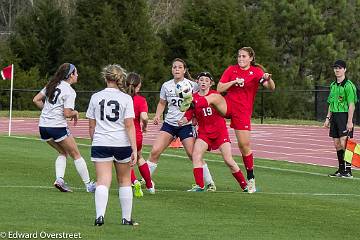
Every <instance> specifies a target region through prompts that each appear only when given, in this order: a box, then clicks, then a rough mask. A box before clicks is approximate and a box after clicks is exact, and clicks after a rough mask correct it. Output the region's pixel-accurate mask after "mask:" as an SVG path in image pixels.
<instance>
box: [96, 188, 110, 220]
mask: <svg viewBox="0 0 360 240" xmlns="http://www.w3.org/2000/svg"><path fill="white" fill-rule="evenodd" d="M108 198H109V189H108V188H107V187H106V186H104V185H99V186H97V187H96V190H95V208H96V218H98V217H100V216H105V211H106V205H107V202H108Z"/></svg>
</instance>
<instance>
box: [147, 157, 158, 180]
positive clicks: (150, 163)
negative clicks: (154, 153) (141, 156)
mask: <svg viewBox="0 0 360 240" xmlns="http://www.w3.org/2000/svg"><path fill="white" fill-rule="evenodd" d="M146 162H147V164H148V166H149V171H150V176H152V175H153V173H154V172H155V170H156V168H157V164H156V163H153V162H150V161H149V160H147V161H146Z"/></svg>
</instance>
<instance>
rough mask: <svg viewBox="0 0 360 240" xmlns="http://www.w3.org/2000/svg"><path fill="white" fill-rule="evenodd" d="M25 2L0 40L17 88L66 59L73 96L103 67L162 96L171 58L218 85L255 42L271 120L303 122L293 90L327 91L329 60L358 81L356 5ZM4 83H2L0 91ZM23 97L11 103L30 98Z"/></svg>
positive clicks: (41, 80) (301, 100) (303, 100)
mask: <svg viewBox="0 0 360 240" xmlns="http://www.w3.org/2000/svg"><path fill="white" fill-rule="evenodd" d="M13 1H14V2H15V3H16V4H13V5H19V6H21V4H19V3H18V2H17V1H16V0H13ZM3 2H4V1H3ZM23 3H24V4H26V8H25V7H24V6H22V9H21V11H17V14H16V18H13V21H12V22H13V28H12V31H11V34H10V35H9V36H8V37H5V38H4V37H1V38H0V64H1V66H6V65H7V64H10V63H14V64H15V69H16V81H15V83H14V84H15V85H14V86H15V88H19V89H40V88H42V87H43V86H44V85H45V84H46V82H47V80H48V79H49V77H51V75H52V74H53V73H54V72H55V70H56V68H57V67H58V66H59V65H60V64H61V63H63V62H72V63H74V64H75V65H76V66H77V67H78V70H79V83H78V84H77V85H76V86H75V88H76V89H77V90H88V91H97V90H99V89H101V88H102V87H103V86H104V83H103V81H102V80H101V77H100V71H101V68H102V67H104V66H105V65H107V64H109V63H119V64H121V65H122V66H123V67H124V68H125V69H127V70H128V71H135V72H138V73H140V74H141V75H142V77H143V79H144V84H143V90H145V91H159V89H160V86H161V84H162V83H163V82H164V81H166V80H169V79H170V78H171V61H172V59H174V58H176V57H180V58H183V59H184V60H185V61H186V62H187V65H188V67H189V70H190V73H192V74H193V75H196V73H198V72H200V71H203V70H206V71H210V72H211V73H212V74H213V75H214V76H215V79H217V80H218V79H219V78H220V76H221V74H222V72H223V71H224V70H225V69H226V67H227V66H228V65H230V64H235V63H236V54H237V50H238V49H239V48H240V47H243V46H251V47H252V48H253V49H254V50H255V52H256V61H257V62H258V63H260V64H262V65H263V66H264V67H265V68H266V70H267V71H268V72H271V73H272V74H273V78H274V80H275V81H276V84H277V91H276V92H275V93H274V94H271V95H270V94H266V101H265V103H264V104H265V108H266V111H267V115H268V116H274V117H305V118H308V117H310V116H309V114H310V113H309V112H311V111H313V109H314V107H313V106H312V104H313V102H314V99H313V98H314V96H313V95H311V94H294V93H293V92H290V90H299V89H308V90H313V89H315V86H321V85H329V83H330V81H331V80H333V72H332V68H331V64H332V63H333V62H334V60H335V59H338V58H340V59H344V60H346V61H347V63H348V76H349V77H350V79H352V80H353V81H354V82H355V83H356V82H357V81H358V79H359V75H360V71H359V68H360V64H359V63H360V55H359V50H358V46H360V37H359V36H360V27H359V23H360V21H359V20H360V19H359V14H360V11H359V10H360V1H357V0H329V1H311V0H296V1H288V0H278V1H271V0H263V1H260V0H251V1H250V0H222V1H218V0H184V1H174V0H122V1H118V0H92V1H88V0H33V1H30V3H31V4H29V2H25V1H23ZM3 5H4V3H2V6H3ZM5 5H6V4H5ZM6 7H8V6H7V5H6ZM6 7H2V9H6ZM3 15H4V16H5V14H3ZM9 86H10V85H9V83H1V84H0V90H3V89H7V88H9ZM0 94H1V96H0V103H1V105H2V106H6V105H7V101H8V100H7V97H5V95H6V94H8V93H7V92H5V91H1V93H0ZM22 95H24V94H20V93H19V94H18V96H17V98H18V99H20V100H21V99H22V98H27V97H24V96H22ZM25 95H26V94H25ZM86 97H88V96H86ZM20 100H18V101H20ZM27 102H29V103H27ZM85 102H86V101H85V100H84V104H85ZM31 104H32V103H31V101H29V100H28V99H23V100H22V105H21V106H22V108H24V109H30V108H32V106H31ZM150 104H153V105H154V104H156V103H153V102H151V103H150ZM258 111H260V109H255V114H257V113H258Z"/></svg>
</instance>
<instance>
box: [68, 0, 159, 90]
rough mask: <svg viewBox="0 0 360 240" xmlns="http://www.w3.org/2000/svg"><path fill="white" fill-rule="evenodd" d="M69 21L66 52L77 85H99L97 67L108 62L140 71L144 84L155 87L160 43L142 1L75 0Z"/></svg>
mask: <svg viewBox="0 0 360 240" xmlns="http://www.w3.org/2000/svg"><path fill="white" fill-rule="evenodd" d="M71 22H72V23H73V24H72V28H71V29H72V30H71V32H72V34H71V35H70V37H69V38H68V42H67V44H66V46H68V48H67V54H66V56H67V59H71V61H73V62H74V63H76V64H77V65H78V66H79V70H80V79H81V80H80V83H79V87H80V88H81V89H87V90H96V89H100V88H102V87H103V86H104V83H103V81H102V80H100V71H101V69H102V67H104V66H105V65H107V64H111V63H118V64H120V65H121V66H123V67H124V68H125V69H127V70H128V71H136V72H138V73H140V74H141V75H142V76H143V77H144V80H145V81H144V88H146V89H157V87H158V85H159V84H158V79H159V77H161V75H162V74H163V73H162V72H163V70H162V67H161V66H162V56H161V52H160V46H161V45H160V41H159V39H158V38H157V37H156V35H155V34H154V32H153V30H152V26H151V25H150V23H149V14H148V5H147V3H146V1H144V0H136V1H131V0H126V1H116V0H112V1H111V0H107V1H102V0H94V1H86V0H79V1H78V3H77V8H76V13H75V16H74V17H73V19H72V20H71Z"/></svg>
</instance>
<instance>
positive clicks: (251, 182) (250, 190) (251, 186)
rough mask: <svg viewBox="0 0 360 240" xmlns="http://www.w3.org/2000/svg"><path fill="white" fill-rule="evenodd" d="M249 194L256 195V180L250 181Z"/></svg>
mask: <svg viewBox="0 0 360 240" xmlns="http://www.w3.org/2000/svg"><path fill="white" fill-rule="evenodd" d="M247 189H248V191H247V192H248V193H255V192H256V186H255V178H251V179H249V180H248V185H247Z"/></svg>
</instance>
